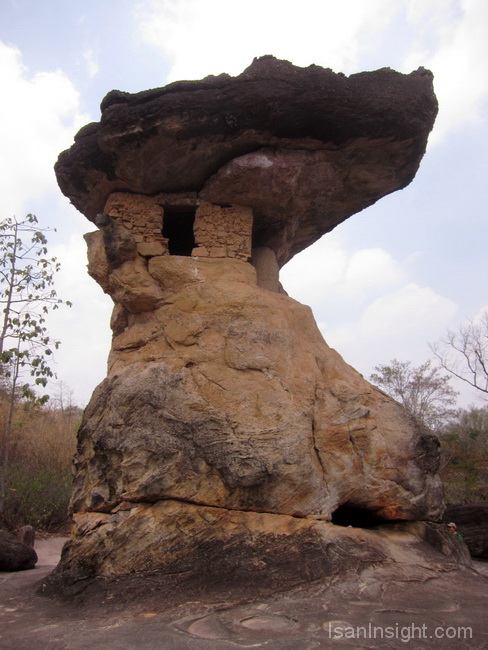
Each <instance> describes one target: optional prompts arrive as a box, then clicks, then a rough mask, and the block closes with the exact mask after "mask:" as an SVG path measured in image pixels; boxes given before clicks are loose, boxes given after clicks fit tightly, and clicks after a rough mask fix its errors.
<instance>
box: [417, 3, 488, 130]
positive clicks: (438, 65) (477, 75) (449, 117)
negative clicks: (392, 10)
mask: <svg viewBox="0 0 488 650" xmlns="http://www.w3.org/2000/svg"><path fill="white" fill-rule="evenodd" d="M408 10H409V11H408V19H409V21H410V24H411V26H412V28H413V33H414V35H415V39H414V42H413V45H412V48H411V51H410V53H409V56H408V57H407V59H406V61H405V65H404V70H405V71H407V70H411V69H412V68H416V67H418V66H419V65H423V66H424V67H427V68H430V69H431V70H432V71H433V73H434V87H435V91H436V94H437V98H438V100H439V115H438V117H437V121H436V125H435V127H434V131H433V133H432V136H431V140H432V142H439V141H441V140H443V139H444V138H445V136H446V135H447V134H448V133H450V132H451V131H453V130H456V129H459V128H461V127H462V126H464V125H466V124H472V123H477V122H480V120H482V119H483V118H484V117H485V113H486V100H487V95H488V74H487V69H486V61H487V60H488V3H487V2H486V0H460V1H454V0H435V1H431V2H425V0H411V1H410V2H409V5H408Z"/></svg>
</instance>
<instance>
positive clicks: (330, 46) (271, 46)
mask: <svg viewBox="0 0 488 650" xmlns="http://www.w3.org/2000/svg"><path fill="white" fill-rule="evenodd" d="M396 11H397V8H396V7H395V4H394V3H392V2H390V1H389V0H369V1H368V2H364V0H346V1H343V2H340V3H339V2H331V1H324V0H302V1H301V2H299V3H297V2H295V1H292V0H266V2H263V1H262V0H247V2H245V3H235V2H229V1H228V0H206V2H200V1H199V0H144V1H142V2H140V3H139V5H138V8H137V10H136V18H137V23H138V28H139V31H140V34H141V35H142V37H143V39H144V40H145V41H146V42H148V43H151V44H152V45H154V46H156V47H157V48H158V49H159V50H160V51H161V53H162V55H163V56H164V57H165V58H166V59H167V61H168V63H169V64H170V72H169V76H168V79H169V80H176V79H199V78H201V77H204V76H206V75H208V74H219V73H221V72H228V73H230V74H234V75H235V74H238V73H240V72H242V70H243V69H244V68H245V67H247V66H248V65H249V64H250V63H251V61H252V59H253V58H254V57H255V56H261V55H263V54H274V55H275V56H277V57H279V58H285V59H290V60H291V61H293V63H295V64H296V65H301V66H306V65H310V64H311V63H316V64H319V65H324V66H326V67H331V68H333V69H336V70H338V71H343V72H354V71H355V70H356V68H357V65H358V61H359V60H360V56H361V54H362V53H363V52H366V51H369V50H370V49H372V48H374V46H375V42H374V39H372V38H371V34H372V32H373V31H374V32H378V33H380V32H382V31H383V30H384V28H385V27H386V25H387V24H388V23H389V22H390V20H391V18H392V16H393V15H394V13H395V12H396Z"/></svg>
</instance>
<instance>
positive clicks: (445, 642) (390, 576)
mask: <svg viewBox="0 0 488 650" xmlns="http://www.w3.org/2000/svg"><path fill="white" fill-rule="evenodd" d="M63 542H64V539H63V538H50V539H47V540H40V541H39V542H38V543H37V544H36V551H37V553H38V555H39V564H38V567H37V568H36V569H34V570H31V571H23V572H18V573H5V574H2V575H1V577H0V585H1V587H0V648H2V649H3V648H6V649H7V648H8V649H9V650H11V649H13V648H15V649H16V650H24V649H27V648H29V650H30V649H31V648H33V647H35V648H36V649H39V650H42V649H44V648H46V649H48V648H49V649H50V650H51V649H52V650H57V649H69V650H75V649H76V650H78V649H81V648H104V649H105V648H107V649H110V648H114V649H115V648H117V650H123V649H126V648H127V649H129V648H130V649H132V648H151V649H152V648H165V649H171V648H175V649H176V648H178V649H180V648H181V649H184V648H208V649H209V650H210V649H211V650H217V649H220V648H251V647H252V648H261V647H262V648H267V649H268V648H279V649H280V650H281V649H284V648H290V649H291V648H303V649H305V648H306V649H312V648H332V647H334V648H335V647H337V648H403V647H414V648H470V649H473V648H478V649H480V650H481V648H487V647H488V624H487V622H486V605H485V604H486V596H487V594H488V589H487V587H488V565H487V564H483V563H480V562H478V563H475V564H474V566H473V568H469V567H463V566H460V565H456V564H455V563H453V562H452V561H450V560H446V559H445V558H444V556H442V555H441V554H437V555H436V559H437V560H439V561H438V562H434V563H433V561H432V558H433V556H431V558H430V561H425V558H424V561H422V560H420V559H419V558H420V556H419V557H417V560H416V561H415V562H413V563H412V558H410V559H408V558H407V555H406V554H405V556H404V558H403V561H399V562H396V563H394V564H393V563H392V564H389V565H388V564H387V565H383V566H381V567H379V566H376V567H368V568H367V569H365V570H363V571H362V572H360V573H359V574H358V573H352V574H349V575H346V576H342V577H339V578H336V579H334V580H332V581H328V580H326V579H324V580H320V581H315V582H313V583H309V584H306V585H302V586H299V587H296V588H294V589H292V590H289V591H286V592H282V593H274V594H270V593H268V594H266V593H261V594H251V593H249V592H247V593H244V592H243V593H239V592H219V593H210V592H208V593H198V594H193V595H192V594H187V597H186V599H185V600H184V602H183V601H180V602H178V601H177V600H175V599H172V602H170V601H169V600H168V599H167V598H164V599H158V597H157V595H153V596H150V591H151V590H150V584H149V583H148V584H147V594H148V597H147V598H145V599H142V600H139V601H131V600H130V599H122V598H117V597H116V595H114V593H109V592H106V594H105V595H104V597H103V598H101V597H100V595H98V596H96V595H93V596H90V597H88V598H85V599H84V600H83V601H79V600H78V601H77V602H76V603H66V602H62V603H60V602H59V601H57V600H53V599H51V598H46V597H44V596H40V595H38V594H37V593H36V588H37V587H38V585H39V583H41V584H42V579H43V578H44V577H45V576H46V575H47V574H48V573H49V571H51V569H52V568H53V566H54V564H55V563H56V562H57V560H58V558H59V553H60V549H61V546H62V543H63ZM429 553H430V551H429ZM397 559H398V560H400V559H401V558H397ZM368 625H371V634H373V633H374V626H376V627H377V628H379V627H381V628H382V630H383V635H384V636H386V635H388V634H389V635H390V636H393V638H390V639H386V638H383V640H381V638H380V635H381V631H380V630H379V629H377V630H376V639H374V638H370V639H365V638H364V635H365V632H368ZM413 625H415V626H416V627H415V628H413V627H412V626H413ZM351 626H363V628H362V629H360V630H358V632H357V634H358V635H359V638H358V637H357V638H355V639H353V638H347V637H348V636H349V635H351V634H352V629H353V628H352V627H351ZM364 626H365V627H364ZM422 626H425V627H422ZM464 627H469V628H471V629H472V637H471V638H470V634H469V630H467V633H466V638H464V637H465V632H464V631H463V630H462V629H461V628H464ZM413 635H414V638H411V637H412V636H413ZM420 635H422V636H421V637H420ZM440 635H442V636H443V638H440ZM436 636H439V638H435V637H436ZM448 636H453V637H454V638H450V639H447V638H446V637H448ZM424 637H425V638H424ZM408 639H410V640H409V641H408ZM407 641H408V642H407Z"/></svg>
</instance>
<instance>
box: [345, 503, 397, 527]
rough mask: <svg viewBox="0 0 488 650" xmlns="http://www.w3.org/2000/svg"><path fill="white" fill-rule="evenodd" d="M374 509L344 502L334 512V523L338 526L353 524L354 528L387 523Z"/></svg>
mask: <svg viewBox="0 0 488 650" xmlns="http://www.w3.org/2000/svg"><path fill="white" fill-rule="evenodd" d="M386 521H387V520H386V519H383V518H382V517H379V516H378V515H377V513H376V512H375V511H374V510H368V509H367V508H361V507H358V506H354V505H350V504H348V503H344V504H343V505H342V506H339V507H338V508H337V510H335V511H334V512H333V513H332V523H333V524H336V525H337V526H352V527H353V528H374V527H375V526H378V525H379V524H384V523H386Z"/></svg>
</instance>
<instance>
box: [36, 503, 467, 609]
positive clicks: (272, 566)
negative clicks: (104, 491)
mask: <svg viewBox="0 0 488 650" xmlns="http://www.w3.org/2000/svg"><path fill="white" fill-rule="evenodd" d="M425 542H427V543H425ZM420 546H422V548H423V549H424V550H423V553H424V555H425V553H426V551H425V549H427V555H428V556H429V557H426V562H428V563H431V564H432V563H433V564H435V563H436V562H440V561H441V560H442V561H445V558H449V560H450V561H452V562H453V563H455V564H456V565H457V564H458V563H464V564H468V565H469V562H470V560H469V554H468V553H467V551H466V549H465V547H464V545H463V544H460V543H458V542H457V541H456V540H455V538H454V537H453V536H452V535H450V534H449V533H448V532H447V530H446V527H445V526H444V525H441V524H428V523H401V524H386V525H384V526H378V527H376V528H375V529H371V530H368V529H363V528H353V527H342V526H336V525H334V524H331V523H329V522H324V521H320V520H313V519H310V518H298V517H290V516H286V515H276V514H269V513H255V512H243V511H236V510H226V509H224V508H215V507H207V506H197V505H193V504H186V503H181V502H178V501H174V500H167V501H160V502H158V503H154V504H139V505H138V504H133V505H132V507H129V506H126V509H124V510H119V511H118V512H116V513H113V514H103V513H85V514H79V515H77V516H76V526H75V528H74V531H73V536H72V539H71V540H70V541H69V542H68V543H67V544H66V545H65V547H64V550H63V553H62V558H61V562H60V565H59V566H58V568H57V569H56V570H55V571H54V573H53V574H52V575H51V577H50V578H49V580H48V581H47V583H46V585H45V587H44V589H45V590H47V591H48V592H49V593H61V594H63V595H65V596H73V595H77V594H79V593H80V592H82V591H84V590H85V589H86V588H87V586H90V585H93V583H94V582H98V585H99V586H100V585H105V586H106V584H110V583H112V584H118V585H119V586H118V588H117V592H118V593H121V592H123V591H124V590H125V589H126V587H124V588H122V586H123V585H124V584H125V585H129V584H130V585H132V586H134V584H137V583H139V584H140V583H141V582H142V584H144V583H145V581H149V582H150V583H154V586H155V588H156V589H157V590H160V592H161V594H162V595H164V593H169V594H171V596H172V597H173V596H174V590H175V589H176V590H177V591H179V592H180V593H181V594H184V593H188V592H190V593H193V592H206V591H208V590H215V589H217V590H222V589H224V590H231V591H235V590H239V591H242V590H246V589H248V588H251V589H252V590H253V591H254V590H260V589H264V590H271V591H280V590H284V589H288V588H290V587H293V586H295V585H298V584H301V583H304V582H313V581H315V580H319V579H323V578H333V577H334V576H337V575H341V574H346V573H349V572H351V571H352V572H354V573H360V572H361V571H362V570H364V569H365V568H366V567H368V566H371V565H379V564H383V563H391V562H400V563H401V562H404V561H410V560H411V559H412V557H413V556H412V553H413V552H414V550H415V552H416V553H418V547H420Z"/></svg>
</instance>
